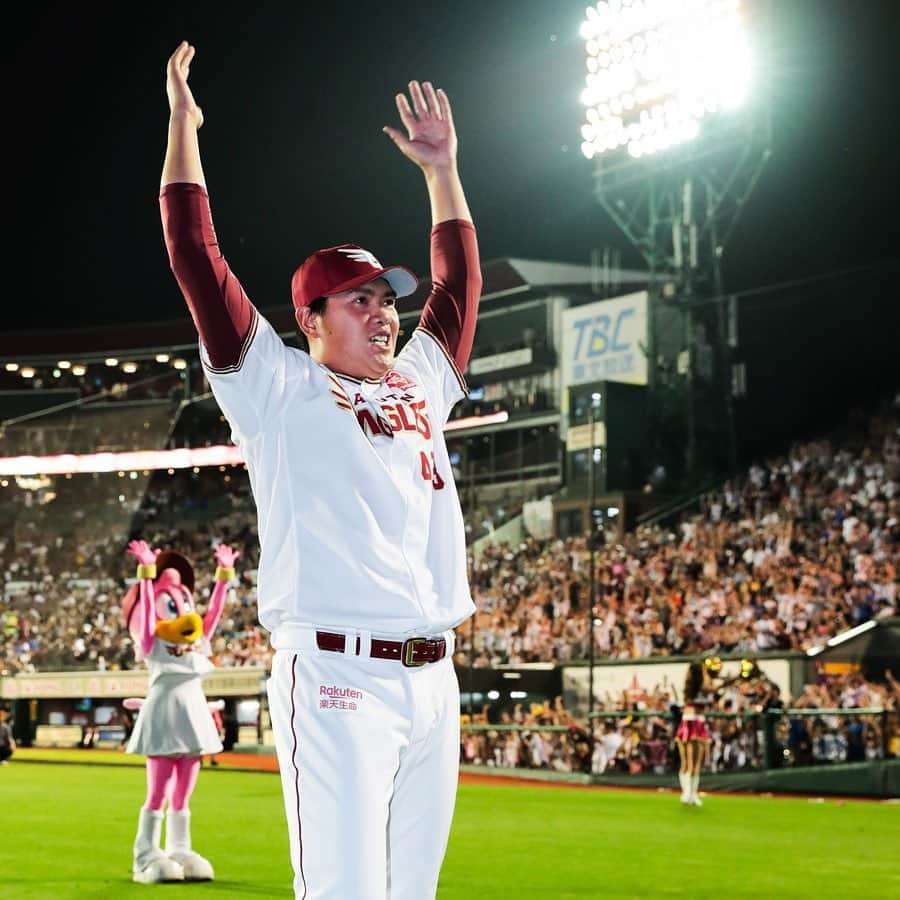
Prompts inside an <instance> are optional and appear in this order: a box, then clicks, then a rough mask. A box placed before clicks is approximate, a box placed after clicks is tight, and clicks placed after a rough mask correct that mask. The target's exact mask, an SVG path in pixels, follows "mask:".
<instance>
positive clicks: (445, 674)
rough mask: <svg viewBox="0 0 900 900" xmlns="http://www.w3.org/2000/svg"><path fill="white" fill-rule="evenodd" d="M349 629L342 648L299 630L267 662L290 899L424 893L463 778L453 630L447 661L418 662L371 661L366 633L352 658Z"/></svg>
mask: <svg viewBox="0 0 900 900" xmlns="http://www.w3.org/2000/svg"><path fill="white" fill-rule="evenodd" d="M329 630H332V629H329ZM293 631H297V629H294V630H293ZM356 634H357V633H356V632H351V633H349V634H348V637H347V642H346V643H347V650H346V651H345V652H343V653H340V652H332V651H327V650H320V649H319V648H318V647H317V646H316V640H315V631H313V630H307V629H303V630H302V632H301V633H300V634H299V635H298V634H292V637H291V641H290V643H291V644H294V643H296V644H298V645H302V646H297V647H293V646H291V647H284V646H283V645H281V644H280V645H278V646H279V649H278V650H277V652H276V654H275V657H274V659H273V663H272V675H271V678H270V679H269V682H268V696H269V710H270V713H271V717H272V728H273V732H274V735H275V743H276V748H277V752H278V764H279V768H280V770H281V782H282V787H283V790H284V804H285V812H286V814H287V823H288V835H289V839H290V851H291V862H292V864H293V867H294V896H295V897H296V898H297V900H429V898H434V896H435V893H436V891H437V883H438V875H439V873H440V868H441V863H442V862H443V859H444V853H445V852H446V849H447V839H448V836H449V833H450V824H451V820H452V818H453V808H454V803H455V800H456V788H457V782H458V776H459V685H458V682H457V678H456V672H455V670H454V668H453V662H452V659H451V656H452V647H453V644H452V639H453V636H452V632H451V633H448V635H447V637H448V641H449V643H448V648H447V649H448V653H447V656H446V657H445V658H444V659H442V660H440V661H438V662H434V663H428V664H426V665H423V666H420V667H418V668H407V667H405V666H403V665H402V664H401V663H400V662H399V661H394V660H383V659H371V658H369V656H368V643H367V642H368V638H369V636H368V635H365V634H363V636H362V641H361V648H360V655H359V656H357V655H356V654H355V647H356V640H355V639H356ZM350 651H353V652H350Z"/></svg>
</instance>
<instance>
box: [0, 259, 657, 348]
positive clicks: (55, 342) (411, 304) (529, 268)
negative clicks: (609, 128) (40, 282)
mask: <svg viewBox="0 0 900 900" xmlns="http://www.w3.org/2000/svg"><path fill="white" fill-rule="evenodd" d="M481 272H482V278H483V281H484V287H483V290H482V299H483V300H484V301H486V302H489V303H492V304H493V303H497V304H501V305H502V303H503V301H504V299H505V298H510V300H511V301H512V300H513V299H519V300H520V299H522V297H523V295H527V294H529V293H531V294H535V293H541V294H547V293H548V292H552V291H554V290H566V289H568V290H572V289H576V290H578V291H579V293H584V294H588V293H594V294H598V296H599V295H600V294H603V295H605V296H613V293H611V292H610V286H612V285H615V286H616V293H623V292H628V291H629V290H640V289H641V288H643V287H646V286H647V285H648V284H649V283H650V281H651V280H655V281H664V280H667V279H666V276H663V275H656V276H655V277H653V276H651V274H650V273H649V272H646V271H640V270H636V269H621V268H616V267H613V268H610V269H608V270H606V271H605V272H601V270H600V269H599V268H598V267H596V266H589V265H588V266H586V265H579V264H576V263H566V262H554V261H548V260H535V259H514V258H509V257H507V258H499V259H493V260H486V261H485V262H483V263H482V266H481ZM601 279H603V280H602V282H601ZM430 289H431V282H430V279H427V278H423V279H422V280H421V281H420V282H419V287H418V289H417V290H416V292H415V293H414V294H413V295H412V296H411V297H409V298H404V300H403V301H402V308H401V310H400V315H401V318H402V317H405V316H407V315H410V314H411V313H413V312H417V311H418V310H420V309H422V307H423V306H424V305H425V301H426V299H427V297H428V293H429V291H430ZM261 311H262V313H263V314H264V315H265V317H266V318H267V319H268V320H269V322H270V323H271V324H272V327H273V328H275V330H276V331H278V332H280V333H282V334H283V333H285V332H293V331H294V330H295V329H296V325H295V323H294V316H293V310H292V309H291V307H290V305H289V304H287V303H284V304H280V305H278V306H272V307H262V308H261ZM196 340H197V337H196V332H195V331H194V324H193V322H192V321H191V319H190V316H189V315H188V312H187V309H186V308H185V314H184V316H183V317H181V318H178V319H169V320H166V321H159V322H153V321H150V322H134V323H127V324H116V325H98V326H96V327H91V328H67V329H52V330H51V329H47V330H30V331H19V332H5V333H3V334H0V359H2V358H9V359H23V358H25V357H28V358H29V359H30V358H33V357H36V356H43V355H47V356H53V355H60V354H65V355H67V356H69V357H71V358H73V359H74V358H76V357H77V356H79V355H80V354H87V353H90V354H97V353H104V352H105V353H121V352H123V351H126V350H150V349H155V350H156V349H172V348H178V347H182V348H183V347H193V346H195V345H196Z"/></svg>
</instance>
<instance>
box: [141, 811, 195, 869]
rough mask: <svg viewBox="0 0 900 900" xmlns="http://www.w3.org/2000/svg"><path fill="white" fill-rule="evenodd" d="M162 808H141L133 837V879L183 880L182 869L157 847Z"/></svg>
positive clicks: (160, 828)
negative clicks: (135, 833)
mask: <svg viewBox="0 0 900 900" xmlns="http://www.w3.org/2000/svg"><path fill="white" fill-rule="evenodd" d="M162 820H163V814H162V810H156V809H142V810H141V814H140V817H139V818H138V830H137V836H136V837H135V839H134V865H133V867H132V874H133V878H134V881H137V882H138V883H140V884H158V883H160V882H163V881H184V869H182V867H181V865H180V863H178V862H176V861H175V860H174V859H170V858H169V857H168V856H167V855H166V854H165V853H163V851H162V850H160V847H159V838H160V834H161V833H162Z"/></svg>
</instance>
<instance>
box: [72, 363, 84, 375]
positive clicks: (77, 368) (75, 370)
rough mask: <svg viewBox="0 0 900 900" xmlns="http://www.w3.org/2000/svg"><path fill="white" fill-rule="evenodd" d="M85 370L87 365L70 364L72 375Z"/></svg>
mask: <svg viewBox="0 0 900 900" xmlns="http://www.w3.org/2000/svg"><path fill="white" fill-rule="evenodd" d="M85 372H87V366H82V365H78V364H76V365H74V366H72V374H73V375H84V374H85Z"/></svg>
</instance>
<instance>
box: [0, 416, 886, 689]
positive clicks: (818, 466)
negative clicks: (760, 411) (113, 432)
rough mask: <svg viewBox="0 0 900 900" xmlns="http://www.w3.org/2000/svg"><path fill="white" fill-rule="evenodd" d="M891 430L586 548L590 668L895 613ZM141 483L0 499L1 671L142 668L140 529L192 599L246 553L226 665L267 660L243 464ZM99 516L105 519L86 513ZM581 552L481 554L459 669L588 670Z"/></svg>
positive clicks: (781, 645)
mask: <svg viewBox="0 0 900 900" xmlns="http://www.w3.org/2000/svg"><path fill="white" fill-rule="evenodd" d="M897 429H898V420H897V416H896V413H893V414H891V415H882V416H876V417H874V418H873V419H872V420H871V421H870V422H869V423H868V428H867V429H866V430H865V435H864V438H863V439H861V440H857V441H855V442H850V441H848V442H847V443H846V444H845V445H842V446H833V445H832V444H830V443H829V442H826V441H820V442H814V443H805V444H798V445H796V446H794V447H793V448H791V450H790V452H789V453H788V454H787V455H786V456H785V457H783V458H778V459H773V460H770V461H768V462H767V463H766V464H757V465H754V466H753V467H751V468H750V470H749V471H748V472H747V474H746V476H745V477H744V478H743V479H742V480H740V481H735V482H729V483H726V484H725V485H724V486H723V487H722V488H721V490H718V491H715V492H712V493H709V494H707V495H705V496H704V497H703V498H702V499H701V501H700V505H699V510H698V511H697V512H696V513H695V514H693V515H685V516H683V517H682V518H681V520H680V521H679V522H678V523H677V525H674V526H672V527H664V526H662V525H659V524H657V525H652V526H645V527H641V528H638V529H637V530H635V531H634V532H632V533H629V534H626V535H625V536H624V537H623V538H622V539H621V541H618V540H617V539H615V538H612V536H611V535H610V536H609V538H610V539H608V540H607V541H606V542H605V543H603V545H602V546H599V547H598V548H597V549H596V552H595V560H596V569H595V588H596V596H595V602H594V606H593V609H594V615H595V618H596V626H595V639H596V647H595V651H596V654H597V656H598V658H613V659H623V658H645V657H651V656H667V655H693V654H697V653H705V652H709V651H716V652H720V653H741V654H749V655H755V654H759V653H765V652H766V651H779V650H780V651H785V650H808V649H810V648H812V647H816V646H821V645H823V644H824V643H825V642H826V641H827V640H828V639H829V638H830V637H833V636H834V635H835V634H837V633H838V632H840V631H843V630H845V629H847V628H850V627H852V626H855V625H859V624H862V623H863V622H865V621H867V620H869V619H873V618H875V619H878V618H883V617H887V616H891V615H895V614H896V611H897V586H898V576H897V572H898V565H900V526H898V519H900V492H898V481H900V443H898V437H897ZM136 474H137V473H131V478H118V479H117V478H116V477H115V476H114V475H112V474H111V475H105V476H94V477H92V476H76V477H74V478H73V479H71V480H70V481H65V482H63V481H62V479H57V481H58V482H59V483H58V484H57V485H56V486H55V487H54V492H53V497H52V498H51V500H52V502H48V503H45V504H41V505H37V504H29V503H27V502H26V501H28V500H29V499H30V497H29V493H30V492H29V491H27V490H19V489H17V488H15V487H14V486H13V484H12V483H9V484H7V485H6V486H5V487H4V488H3V490H4V506H5V507H6V509H7V514H8V515H10V514H12V513H11V512H10V511H12V510H16V511H17V514H12V515H13V521H11V522H9V523H8V527H7V525H4V527H3V529H2V531H0V564H2V567H3V569H2V571H3V579H4V582H5V586H4V594H3V601H2V602H3V607H2V609H0V614H2V617H3V619H2V621H3V634H4V641H3V657H2V665H3V669H4V670H5V671H7V672H16V671H22V670H25V671H33V670H35V669H46V668H61V667H71V666H76V667H79V666H81V667H99V668H104V667H115V668H129V667H130V666H132V665H133V651H132V650H131V648H130V642H129V638H128V636H127V632H126V631H125V629H124V627H123V626H122V624H121V621H120V617H119V616H118V614H117V610H118V603H119V599H120V594H121V593H122V592H123V591H124V585H125V582H126V579H127V578H129V577H130V576H131V575H132V574H133V573H132V572H131V571H130V564H129V561H128V559H127V557H126V554H125V552H124V547H125V545H126V543H127V541H128V539H129V538H130V537H141V538H143V539H146V540H148V541H149V542H150V543H151V544H152V545H154V546H158V547H176V548H178V549H179V550H181V551H182V552H184V553H186V554H187V555H188V556H190V557H192V558H193V559H195V560H196V564H197V567H198V571H199V573H200V581H199V590H200V591H201V595H200V596H201V600H202V596H203V593H202V592H208V590H209V584H208V580H206V578H207V576H206V575H205V573H204V559H205V558H210V559H211V558H212V552H213V548H214V547H215V545H216V542H217V541H220V540H224V541H226V542H228V543H230V544H232V545H236V546H239V547H240V548H241V549H242V551H243V555H242V557H241V575H240V579H239V581H238V583H237V584H236V586H235V588H234V589H233V590H232V591H231V594H230V597H229V601H228V613H229V615H227V616H226V619H225V621H224V622H223V626H224V627H223V628H222V629H221V633H222V635H223V638H222V639H221V640H222V641H223V643H222V646H221V647H219V648H217V657H218V659H217V662H219V664H236V665H265V663H266V661H267V660H268V658H269V655H270V650H269V648H268V646H267V641H266V639H265V637H264V635H263V633H262V632H261V631H260V629H259V628H258V626H257V625H256V624H255V616H256V588H255V566H256V554H257V552H258V550H257V541H256V522H255V514H254V511H253V503H252V498H251V495H250V490H249V482H248V480H247V477H246V472H245V471H244V470H243V468H242V467H229V468H228V469H227V470H226V468H225V467H222V469H221V470H212V471H196V470H195V471H190V470H188V471H186V472H181V471H179V472H172V473H168V474H167V473H165V472H160V473H157V474H155V475H154V476H152V477H149V478H148V477H142V478H140V479H138V480H137V481H135V480H134V478H135V475H136ZM129 491H130V492H129ZM73 498H74V500H73ZM7 501H8V502H7ZM24 507H29V508H28V509H25V508H24ZM32 507H33V508H32ZM53 510H56V511H57V513H56V524H54V514H53ZM102 510H106V518H103V517H102V516H99V515H95V514H96V513H98V512H100V511H102ZM479 514H480V511H479ZM116 516H118V519H116V520H115V521H112V520H111V518H110V517H112V519H115V517H116ZM60 519H64V520H65V521H66V523H67V530H66V529H64V528H63V527H62V526H61V525H59V524H58V520H60ZM73 519H74V520H75V521H74V523H73V521H72V520H73ZM101 522H102V525H101V524H98V523H101ZM588 560H589V554H588V550H587V545H586V541H585V540H584V539H574V538H570V539H567V540H563V541H558V540H550V541H538V540H535V539H532V538H527V539H525V540H524V541H523V542H522V543H520V544H519V545H517V546H508V545H503V544H500V545H493V546H488V547H487V548H486V550H485V552H484V554H483V555H482V556H481V557H480V558H479V559H478V560H477V561H473V562H472V566H471V582H472V589H473V595H474V598H475V601H476V605H477V613H476V615H475V617H474V621H473V622H467V623H465V624H464V625H463V626H461V627H460V628H459V629H458V635H457V638H458V639H457V650H456V660H457V661H458V662H459V663H461V664H464V665H467V664H469V663H470V662H471V663H472V664H474V666H475V667H484V666H497V665H503V664H513V665H515V664H522V663H531V662H568V661H571V660H579V659H585V658H587V656H588V655H589V646H588V642H587V634H588V622H589V619H588V606H589V600H588V595H589V585H590V576H589V572H588V568H589V566H588ZM210 570H211V567H210ZM473 635H474V643H473Z"/></svg>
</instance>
